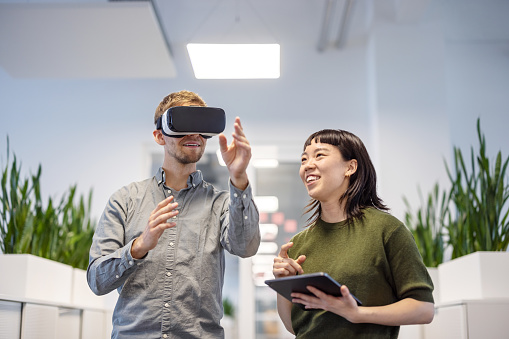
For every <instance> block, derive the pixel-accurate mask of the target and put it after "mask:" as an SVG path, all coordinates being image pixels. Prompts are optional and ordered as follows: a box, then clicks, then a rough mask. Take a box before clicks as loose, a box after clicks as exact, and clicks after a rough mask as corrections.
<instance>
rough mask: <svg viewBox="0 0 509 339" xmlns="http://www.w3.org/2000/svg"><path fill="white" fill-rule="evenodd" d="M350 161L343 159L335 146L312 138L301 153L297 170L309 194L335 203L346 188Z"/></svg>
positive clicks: (321, 200) (323, 201)
mask: <svg viewBox="0 0 509 339" xmlns="http://www.w3.org/2000/svg"><path fill="white" fill-rule="evenodd" d="M352 161H354V160H350V161H345V160H344V159H343V156H342V155H341V153H340V152H339V149H338V148H337V147H336V146H333V145H330V144H325V143H316V142H315V140H313V141H312V142H311V144H310V145H309V146H307V147H306V149H305V150H304V152H303V153H302V156H301V165H300V171H299V174H300V178H301V180H302V182H303V183H304V185H305V186H306V189H307V191H308V194H309V196H310V197H311V198H313V199H316V200H318V201H320V202H321V203H327V202H333V203H337V202H338V201H339V199H340V197H341V196H342V195H343V193H345V192H346V189H347V188H348V183H349V178H348V177H349V176H350V175H351V174H352V173H350V172H351V169H349V165H350V164H351V162H352Z"/></svg>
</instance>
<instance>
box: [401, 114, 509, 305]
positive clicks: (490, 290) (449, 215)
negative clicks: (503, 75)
mask: <svg viewBox="0 0 509 339" xmlns="http://www.w3.org/2000/svg"><path fill="white" fill-rule="evenodd" d="M477 137H478V140H479V148H478V150H477V153H476V152H475V151H474V148H473V147H471V150H470V158H471V159H470V162H469V163H468V164H469V166H467V165H466V163H465V160H464V157H463V154H462V151H461V150H460V149H459V148H458V147H454V149H453V150H454V163H453V164H454V166H453V167H452V168H449V166H448V165H447V163H445V166H446V171H447V174H448V177H449V179H450V183H451V187H450V189H449V190H446V191H443V192H442V193H440V192H439V188H438V185H435V187H434V189H433V191H432V193H430V194H429V195H428V198H427V201H426V203H423V202H422V198H421V204H422V206H421V207H420V208H419V209H418V210H417V212H415V211H413V210H412V209H411V207H410V204H409V203H408V201H407V200H406V198H404V200H405V203H406V205H407V212H406V223H407V226H408V227H409V228H410V230H411V231H412V233H413V235H414V237H415V239H416V243H417V246H418V248H419V250H420V253H421V255H422V257H423V260H424V262H425V264H426V265H427V266H428V267H438V270H437V271H438V272H437V277H436V278H433V280H434V281H435V279H436V280H437V281H438V284H439V286H438V287H439V291H438V293H437V294H438V295H439V296H440V301H442V302H446V301H454V300H459V299H482V298H487V297H509V291H508V290H507V288H506V287H505V284H506V282H507V280H509V252H507V248H508V244H509V206H508V205H509V204H508V203H507V202H508V199H509V181H508V178H507V166H508V164H509V158H503V157H502V152H501V151H499V152H498V153H497V155H496V157H495V162H494V163H491V162H490V159H489V158H488V156H487V154H486V138H485V136H484V134H483V133H482V131H481V123H480V119H478V120H477ZM421 196H422V195H421ZM449 251H450V255H451V259H452V260H445V258H444V254H445V253H448V252H449ZM430 273H432V271H430Z"/></svg>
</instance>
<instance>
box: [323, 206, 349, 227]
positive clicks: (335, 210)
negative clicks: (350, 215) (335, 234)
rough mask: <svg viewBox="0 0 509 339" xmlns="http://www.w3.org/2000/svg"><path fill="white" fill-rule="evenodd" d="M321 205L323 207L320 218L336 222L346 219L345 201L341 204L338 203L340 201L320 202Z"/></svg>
mask: <svg viewBox="0 0 509 339" xmlns="http://www.w3.org/2000/svg"><path fill="white" fill-rule="evenodd" d="M320 206H321V208H322V212H321V214H320V219H322V220H323V221H325V222H328V223H336V222H340V221H344V220H346V217H347V214H346V210H345V204H344V203H343V202H342V203H341V204H338V202H332V203H330V202H329V203H320Z"/></svg>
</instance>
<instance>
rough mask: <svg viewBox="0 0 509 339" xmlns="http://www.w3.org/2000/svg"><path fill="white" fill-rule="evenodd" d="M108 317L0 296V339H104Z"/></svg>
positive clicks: (68, 306)
mask: <svg viewBox="0 0 509 339" xmlns="http://www.w3.org/2000/svg"><path fill="white" fill-rule="evenodd" d="M112 315H113V311H112V310H110V309H100V308H87V307H76V306H74V305H72V304H65V305H61V304H58V303H50V302H42V301H39V300H30V299H21V298H15V297H10V296H5V295H2V294H0V339H33V338H42V339H107V338H110V337H111V330H112V324H111V318H112Z"/></svg>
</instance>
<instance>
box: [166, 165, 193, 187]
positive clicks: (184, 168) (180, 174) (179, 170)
mask: <svg viewBox="0 0 509 339" xmlns="http://www.w3.org/2000/svg"><path fill="white" fill-rule="evenodd" d="M163 170H164V174H165V179H166V180H165V181H166V182H165V184H166V186H168V187H171V188H173V189H175V190H177V191H180V190H181V189H184V188H186V187H187V179H188V178H189V175H190V174H191V173H193V172H196V163H193V164H180V163H178V162H176V161H172V162H167V161H165V162H164V164H163Z"/></svg>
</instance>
